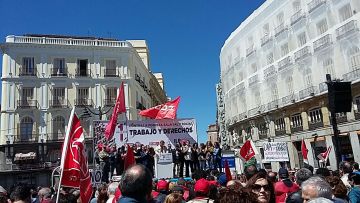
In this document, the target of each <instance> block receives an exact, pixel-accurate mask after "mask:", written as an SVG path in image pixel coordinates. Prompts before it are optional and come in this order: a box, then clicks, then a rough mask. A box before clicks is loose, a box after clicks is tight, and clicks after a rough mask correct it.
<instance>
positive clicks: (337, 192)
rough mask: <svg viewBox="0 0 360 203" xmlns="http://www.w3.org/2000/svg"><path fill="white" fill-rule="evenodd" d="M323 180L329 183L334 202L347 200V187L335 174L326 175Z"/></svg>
mask: <svg viewBox="0 0 360 203" xmlns="http://www.w3.org/2000/svg"><path fill="white" fill-rule="evenodd" d="M325 180H326V181H327V182H328V183H329V184H330V186H331V188H332V192H333V200H334V201H335V202H339V203H340V202H347V188H346V186H345V185H344V183H343V182H342V181H341V179H340V178H339V177H337V176H328V177H326V178H325Z"/></svg>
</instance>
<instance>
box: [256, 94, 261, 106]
mask: <svg viewBox="0 0 360 203" xmlns="http://www.w3.org/2000/svg"><path fill="white" fill-rule="evenodd" d="M255 103H256V106H260V105H261V98H260V92H256V93H255Z"/></svg>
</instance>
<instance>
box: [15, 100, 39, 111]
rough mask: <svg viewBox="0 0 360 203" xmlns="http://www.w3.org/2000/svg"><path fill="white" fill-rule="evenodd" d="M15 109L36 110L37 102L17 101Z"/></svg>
mask: <svg viewBox="0 0 360 203" xmlns="http://www.w3.org/2000/svg"><path fill="white" fill-rule="evenodd" d="M17 108H18V109H36V108H38V101H37V100H26V99H24V100H18V101H17Z"/></svg>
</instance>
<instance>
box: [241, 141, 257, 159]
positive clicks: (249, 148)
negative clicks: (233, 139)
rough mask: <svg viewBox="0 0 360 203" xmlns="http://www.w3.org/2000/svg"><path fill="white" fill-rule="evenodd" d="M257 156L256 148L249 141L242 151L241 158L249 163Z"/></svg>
mask: <svg viewBox="0 0 360 203" xmlns="http://www.w3.org/2000/svg"><path fill="white" fill-rule="evenodd" d="M256 154H257V150H256V147H255V146H254V144H253V143H252V141H251V140H247V141H246V142H245V143H244V145H243V146H242V147H241V149H240V158H241V159H242V160H244V161H249V160H250V159H251V158H253V157H254V156H255V155H256Z"/></svg>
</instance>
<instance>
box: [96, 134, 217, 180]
mask: <svg viewBox="0 0 360 203" xmlns="http://www.w3.org/2000/svg"><path fill="white" fill-rule="evenodd" d="M129 146H130V148H131V149H132V150H133V154H134V156H135V161H136V163H137V164H142V165H144V166H146V167H147V168H148V169H149V170H150V172H151V176H152V177H154V167H155V156H156V155H157V154H158V155H159V154H161V153H171V154H172V160H173V177H189V176H190V174H191V173H193V172H194V171H196V170H209V169H211V170H212V169H215V170H219V171H221V157H222V153H221V148H220V144H219V143H218V142H216V143H214V144H213V143H212V142H210V141H208V142H207V143H206V144H204V143H201V144H200V146H199V145H198V143H193V144H192V145H191V144H190V142H189V141H185V140H184V141H180V142H179V143H178V144H175V147H172V145H171V144H170V143H169V144H168V145H167V146H166V144H165V142H164V141H163V140H161V141H160V143H159V145H158V146H157V147H155V148H154V147H151V146H149V145H144V144H140V143H135V144H131V145H129ZM127 150H128V149H127V147H126V146H121V147H119V148H116V146H113V147H110V148H109V147H104V146H103V145H102V144H99V145H98V146H97V153H96V157H95V159H96V162H97V163H98V164H99V165H100V167H101V169H102V171H103V176H102V182H108V181H109V180H110V179H111V177H112V176H113V175H121V174H122V173H123V171H124V168H126V167H125V166H124V165H125V164H126V161H125V158H126V154H127ZM184 172H185V174H184Z"/></svg>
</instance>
